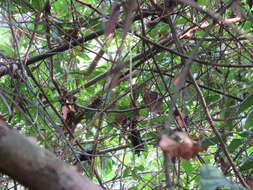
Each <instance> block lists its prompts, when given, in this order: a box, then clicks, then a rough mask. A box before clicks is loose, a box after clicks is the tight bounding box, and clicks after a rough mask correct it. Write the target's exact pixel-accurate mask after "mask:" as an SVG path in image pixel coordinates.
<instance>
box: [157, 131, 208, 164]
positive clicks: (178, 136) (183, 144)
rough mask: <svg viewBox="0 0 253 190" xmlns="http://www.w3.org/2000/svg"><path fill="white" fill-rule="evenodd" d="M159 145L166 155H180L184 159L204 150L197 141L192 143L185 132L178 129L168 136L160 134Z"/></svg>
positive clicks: (177, 156)
mask: <svg viewBox="0 0 253 190" xmlns="http://www.w3.org/2000/svg"><path fill="white" fill-rule="evenodd" d="M159 146H160V148H161V149H162V150H163V151H164V152H165V154H166V155H167V156H168V157H170V158H171V157H176V158H179V157H182V158H184V159H186V160H189V159H190V158H192V157H195V156H196V155H197V154H198V152H201V151H203V150H205V148H204V147H202V146H201V145H199V144H198V143H194V142H193V140H192V139H191V138H190V137H189V136H188V134H187V133H185V132H178V131H177V132H174V133H173V134H172V135H170V136H168V135H165V134H164V135H162V136H161V140H160V142H159Z"/></svg>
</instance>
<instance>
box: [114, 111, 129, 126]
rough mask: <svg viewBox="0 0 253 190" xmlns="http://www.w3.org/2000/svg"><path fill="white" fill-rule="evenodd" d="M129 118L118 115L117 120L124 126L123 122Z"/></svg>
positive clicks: (121, 114)
mask: <svg viewBox="0 0 253 190" xmlns="http://www.w3.org/2000/svg"><path fill="white" fill-rule="evenodd" d="M126 118H127V116H126V115H124V114H123V113H118V114H117V115H116V118H115V120H116V121H117V122H118V123H119V124H123V122H124V121H125V120H126Z"/></svg>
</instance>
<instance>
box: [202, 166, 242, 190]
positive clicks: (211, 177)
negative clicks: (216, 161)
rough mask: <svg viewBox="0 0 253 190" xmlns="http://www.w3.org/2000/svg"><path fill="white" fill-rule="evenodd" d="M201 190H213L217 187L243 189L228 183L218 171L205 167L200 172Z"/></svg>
mask: <svg viewBox="0 0 253 190" xmlns="http://www.w3.org/2000/svg"><path fill="white" fill-rule="evenodd" d="M200 183H201V190H215V189H216V188H217V187H231V188H235V189H244V188H243V187H242V186H241V185H238V184H234V183H232V182H230V181H229V180H228V179H227V178H226V177H225V176H224V175H223V174H222V172H221V171H220V170H218V169H217V168H216V167H214V166H211V165H205V166H203V167H202V168H201V171H200Z"/></svg>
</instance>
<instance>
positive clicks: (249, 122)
mask: <svg viewBox="0 0 253 190" xmlns="http://www.w3.org/2000/svg"><path fill="white" fill-rule="evenodd" d="M252 126H253V110H252V111H251V112H250V113H249V115H248V117H247V119H246V122H245V127H246V128H251V127H252Z"/></svg>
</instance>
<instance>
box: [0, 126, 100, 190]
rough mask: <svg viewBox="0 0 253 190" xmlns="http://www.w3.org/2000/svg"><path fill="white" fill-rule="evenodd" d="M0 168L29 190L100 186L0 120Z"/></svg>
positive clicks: (91, 189)
mask: <svg viewBox="0 0 253 190" xmlns="http://www.w3.org/2000/svg"><path fill="white" fill-rule="evenodd" d="M0 172H1V173H4V174H6V175H8V176H10V177H11V178H13V179H15V180H17V181H19V182H20V183H21V184H23V185H24V186H26V187H28V188H30V189H32V190H45V189H46V190H101V188H100V187H99V186H97V185H96V184H94V183H93V182H91V181H90V180H88V179H87V178H84V177H82V176H81V175H80V174H79V173H78V171H77V169H76V168H75V167H74V166H68V165H66V164H65V163H64V162H63V161H61V160H58V159H57V158H56V157H55V156H54V155H53V154H52V153H51V152H49V151H47V150H45V149H43V148H41V147H39V146H38V145H36V144H35V142H32V141H31V140H29V139H28V138H26V137H24V136H22V135H20V134H19V133H17V132H16V131H14V130H10V129H9V128H8V126H7V125H6V123H5V122H3V121H0Z"/></svg>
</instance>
